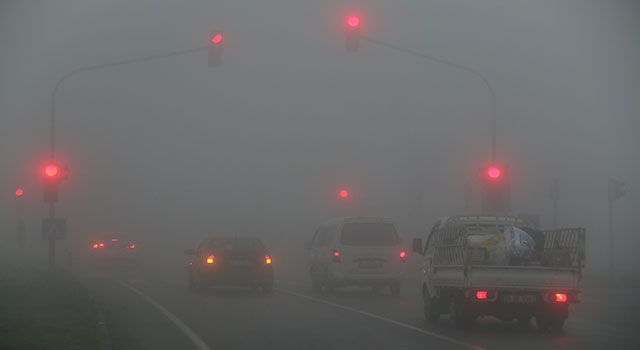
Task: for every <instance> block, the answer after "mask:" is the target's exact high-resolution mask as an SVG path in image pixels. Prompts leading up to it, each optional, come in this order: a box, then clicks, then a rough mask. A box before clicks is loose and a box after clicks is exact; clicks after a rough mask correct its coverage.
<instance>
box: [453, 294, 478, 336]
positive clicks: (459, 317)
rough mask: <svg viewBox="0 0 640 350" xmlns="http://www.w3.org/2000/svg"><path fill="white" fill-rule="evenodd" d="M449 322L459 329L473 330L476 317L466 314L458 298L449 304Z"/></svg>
mask: <svg viewBox="0 0 640 350" xmlns="http://www.w3.org/2000/svg"><path fill="white" fill-rule="evenodd" d="M449 321H450V322H451V324H452V325H453V326H454V327H455V328H458V329H467V328H471V327H472V326H473V324H474V322H475V321H476V318H475V316H471V315H468V314H465V312H464V310H463V308H462V307H461V302H460V300H459V299H458V298H455V297H453V298H451V302H450V303H449Z"/></svg>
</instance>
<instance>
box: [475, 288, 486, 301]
mask: <svg viewBox="0 0 640 350" xmlns="http://www.w3.org/2000/svg"><path fill="white" fill-rule="evenodd" d="M487 298H488V295H487V291H486V290H478V291H476V299H478V300H486V299H487Z"/></svg>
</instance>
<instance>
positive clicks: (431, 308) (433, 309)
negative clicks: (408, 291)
mask: <svg viewBox="0 0 640 350" xmlns="http://www.w3.org/2000/svg"><path fill="white" fill-rule="evenodd" d="M422 302H423V303H424V305H423V310H424V319H425V320H427V321H429V322H431V323H436V322H438V320H439V319H440V312H439V310H438V302H437V299H436V298H432V297H431V295H429V291H428V290H427V288H426V287H425V288H423V290H422Z"/></svg>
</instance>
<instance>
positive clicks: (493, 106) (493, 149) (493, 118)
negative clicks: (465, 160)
mask: <svg viewBox="0 0 640 350" xmlns="http://www.w3.org/2000/svg"><path fill="white" fill-rule="evenodd" d="M360 38H362V39H363V40H367V41H369V42H371V43H374V44H376V45H379V46H383V47H386V48H389V49H393V50H396V51H400V52H404V53H406V54H409V55H412V56H417V57H420V58H424V59H427V60H429V61H433V62H437V63H443V64H446V65H449V66H451V67H454V68H457V69H460V70H463V71H466V72H469V73H472V74H474V75H475V76H476V77H478V78H480V80H482V82H483V83H484V84H485V85H486V86H487V89H488V90H489V93H490V94H491V160H492V162H493V163H494V164H495V162H496V95H495V92H494V91H493V87H492V86H491V84H490V83H489V80H488V79H487V78H485V77H484V75H482V74H480V72H478V71H477V70H475V69H472V68H469V67H465V66H463V65H460V64H457V63H454V62H449V61H446V60H443V59H440V58H437V57H433V56H430V55H427V54H424V53H422V52H418V51H414V50H410V49H407V48H404V47H400V46H397V45H393V44H389V43H386V42H384V41H380V40H378V39H374V38H371V37H367V36H360Z"/></svg>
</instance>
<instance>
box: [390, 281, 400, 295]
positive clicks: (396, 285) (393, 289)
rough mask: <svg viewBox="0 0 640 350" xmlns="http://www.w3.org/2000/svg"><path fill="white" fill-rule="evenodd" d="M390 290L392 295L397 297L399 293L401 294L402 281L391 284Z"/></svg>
mask: <svg viewBox="0 0 640 350" xmlns="http://www.w3.org/2000/svg"><path fill="white" fill-rule="evenodd" d="M389 291H390V292H391V295H392V296H394V297H397V296H398V295H400V283H399V282H396V283H393V284H391V285H390V286H389Z"/></svg>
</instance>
